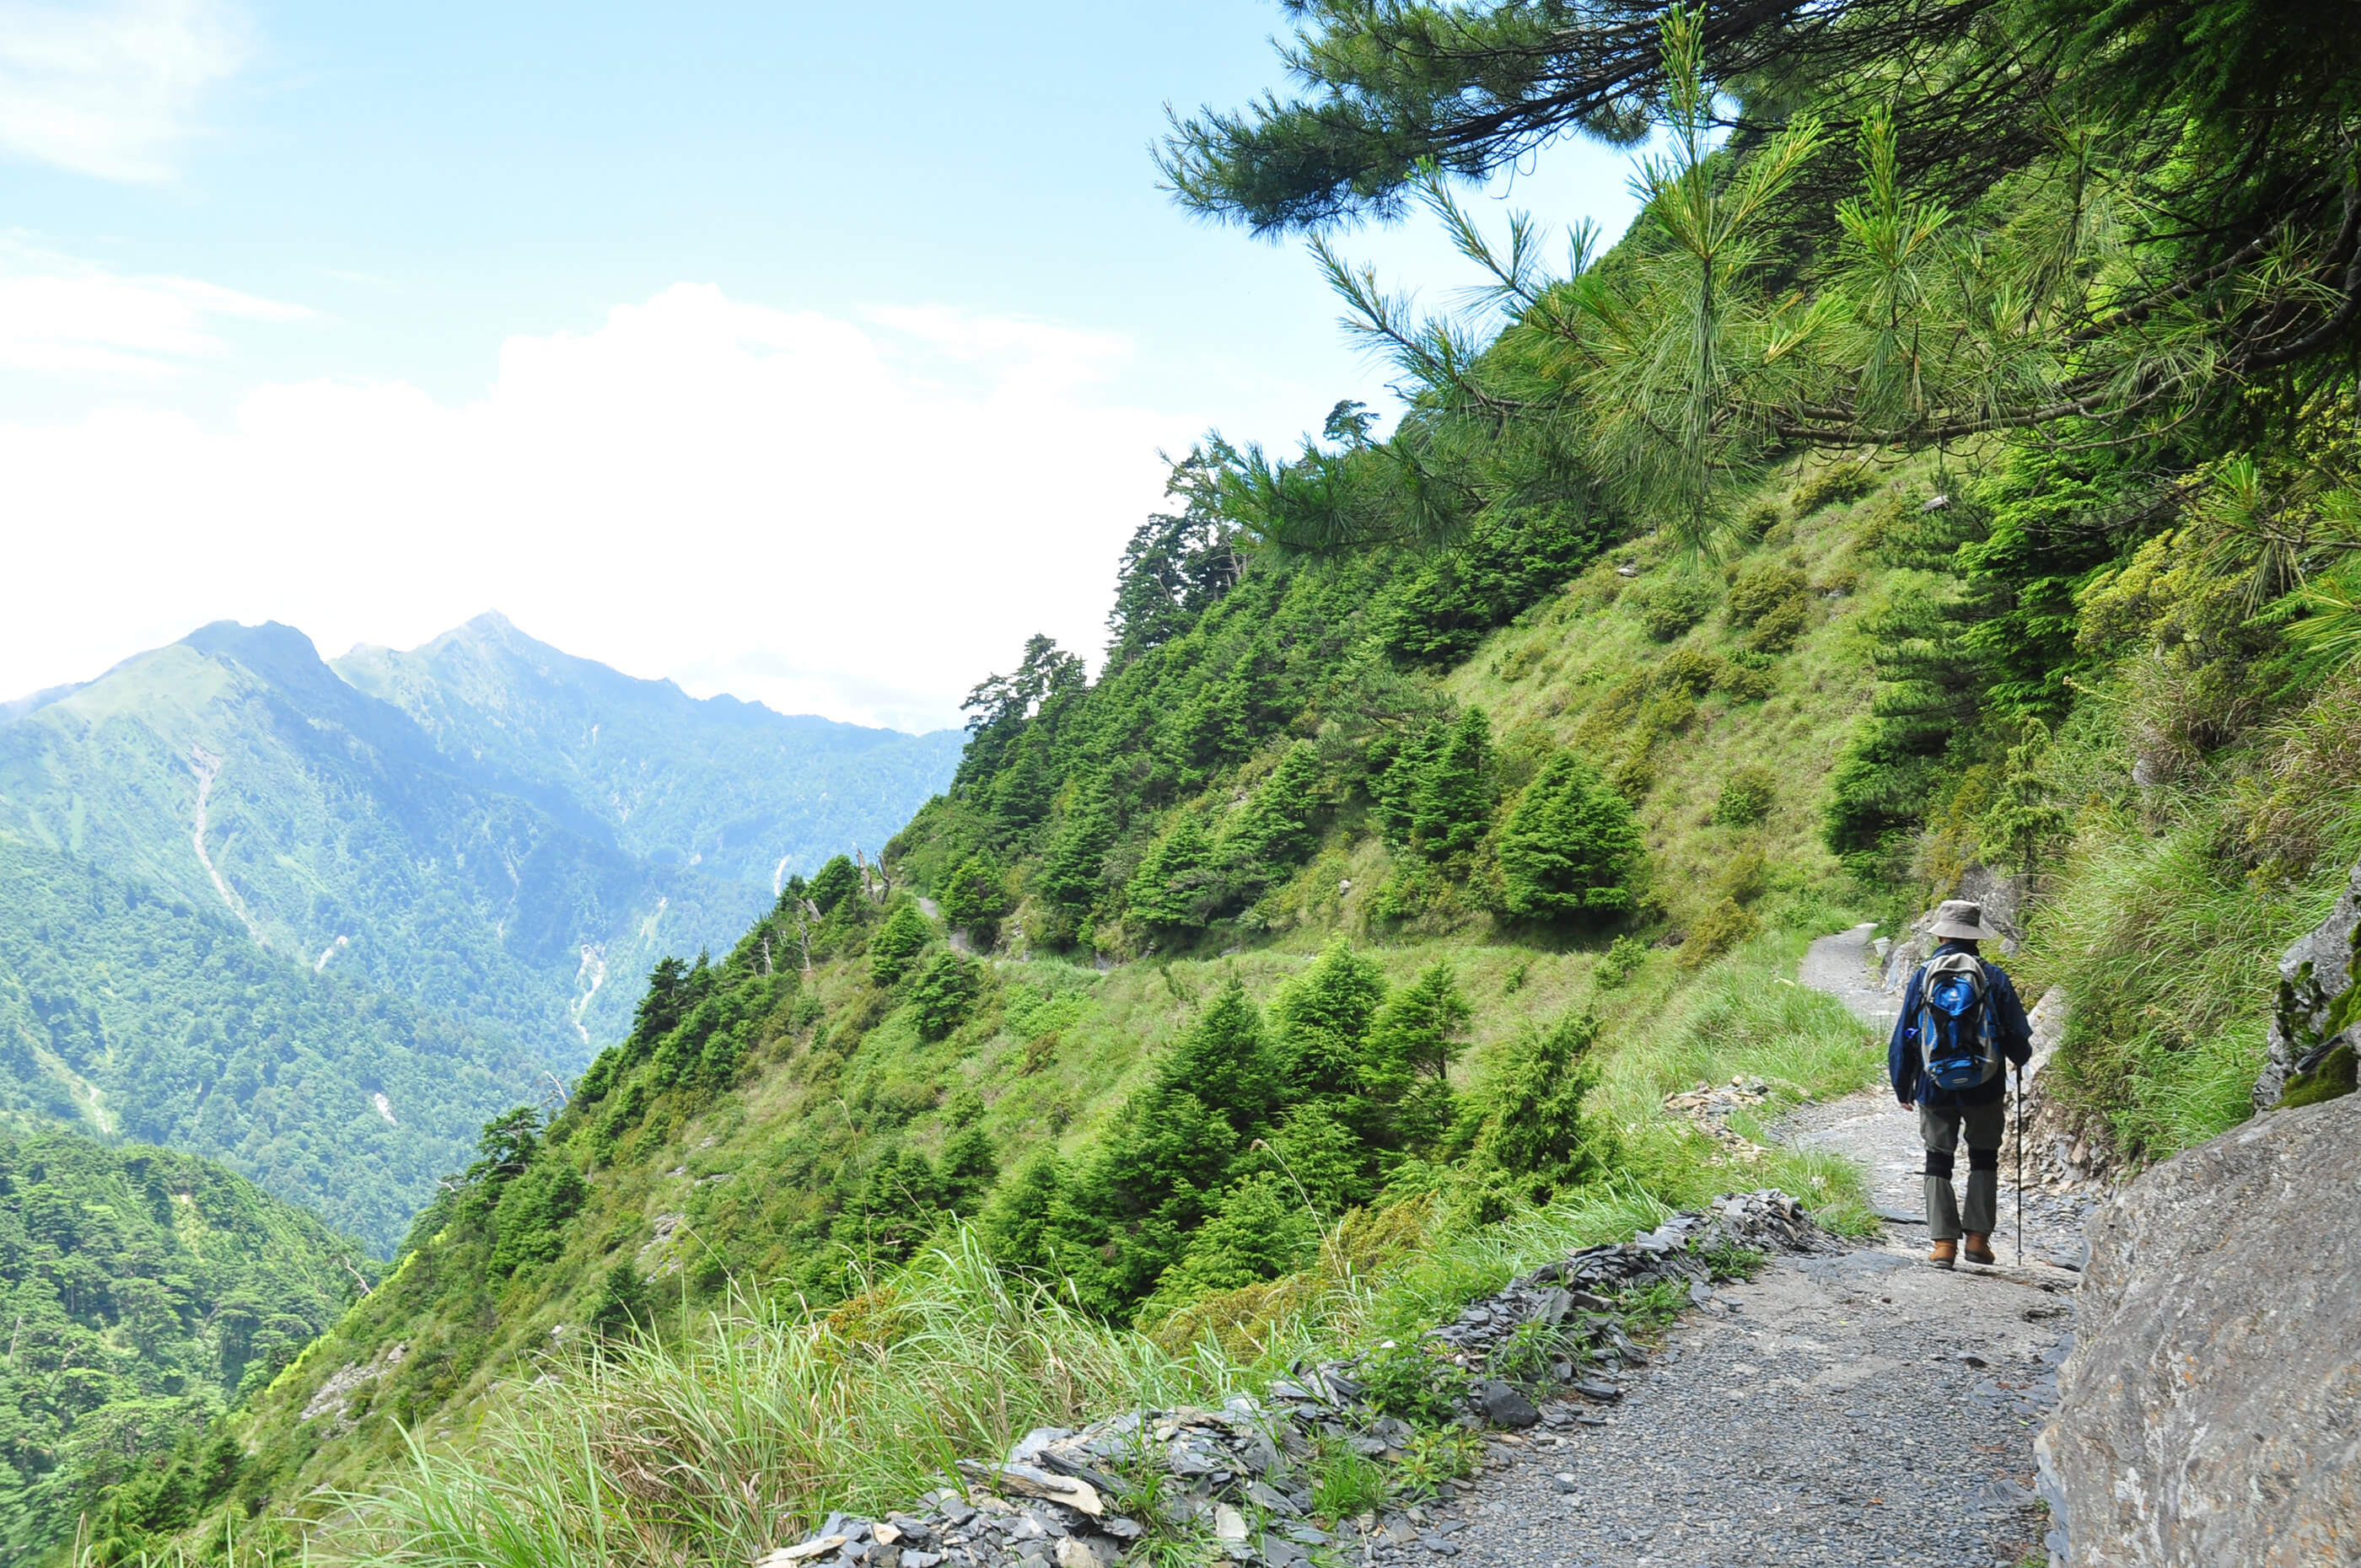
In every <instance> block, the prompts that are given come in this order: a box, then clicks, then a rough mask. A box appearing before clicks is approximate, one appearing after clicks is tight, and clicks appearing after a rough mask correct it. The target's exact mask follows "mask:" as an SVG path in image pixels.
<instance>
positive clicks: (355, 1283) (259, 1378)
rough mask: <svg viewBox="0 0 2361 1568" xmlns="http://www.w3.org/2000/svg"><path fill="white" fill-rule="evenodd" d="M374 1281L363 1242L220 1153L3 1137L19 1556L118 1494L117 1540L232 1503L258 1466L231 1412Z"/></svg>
mask: <svg viewBox="0 0 2361 1568" xmlns="http://www.w3.org/2000/svg"><path fill="white" fill-rule="evenodd" d="M373 1273H374V1266H373V1265H371V1264H370V1263H369V1262H368V1259H367V1257H366V1255H364V1253H363V1252H362V1250H361V1248H360V1246H359V1245H358V1244H357V1243H356V1242H354V1241H352V1240H350V1239H349V1238H347V1237H345V1236H342V1235H339V1234H336V1233H335V1232H334V1231H332V1230H330V1229H328V1227H326V1226H325V1225H323V1224H322V1223H320V1222H319V1221H318V1220H317V1219H315V1218H314V1217H313V1216H312V1215H311V1214H309V1213H306V1212H303V1211H302V1210H300V1209H296V1208H293V1207H291V1206H290V1205H288V1204H285V1203H281V1202H279V1201H275V1200H273V1199H270V1198H269V1197H266V1196H264V1195H263V1194H262V1193H261V1192H260V1191H258V1190H256V1189H255V1188H254V1187H253V1186H252V1185H250V1184H249V1183H247V1182H246V1181H243V1180H241V1179H238V1178H236V1177H235V1176H232V1175H230V1174H229V1173H228V1172H227V1171H225V1170H223V1169H222V1168H220V1167H218V1166H216V1165H214V1164H212V1163H210V1162H208V1161H205V1160H202V1159H197V1158H194V1157H191V1156H188V1155H182V1154H173V1153H170V1152H168V1151H166V1150H163V1149H157V1148H145V1147H140V1146H114V1147H109V1146H100V1145H98V1144H94V1143H92V1142H90V1141H89V1140H87V1139H84V1138H80V1137H77V1136H74V1135H71V1134H65V1133H36V1134H29V1135H23V1136H16V1137H0V1315H5V1317H6V1318H7V1319H8V1321H9V1322H10V1324H11V1328H10V1331H9V1337H8V1349H7V1354H6V1356H5V1359H0V1553H5V1556H6V1557H7V1559H8V1561H10V1562H12V1563H31V1562H35V1561H37V1560H38V1559H39V1558H40V1557H41V1555H42V1554H43V1553H44V1552H45V1551H46V1550H47V1549H48V1548H49V1547H51V1546H53V1545H55V1544H56V1543H58V1542H59V1541H62V1540H65V1539H69V1538H71V1536H72V1534H73V1533H74V1530H75V1528H76V1523H77V1520H78V1519H80V1518H81V1517H82V1515H83V1514H84V1512H85V1511H86V1510H91V1509H93V1508H95V1507H96V1506H97V1504H98V1503H99V1500H100V1498H101V1497H102V1495H104V1494H105V1493H107V1492H109V1491H113V1492H114V1493H115V1499H116V1500H115V1505H114V1507H113V1508H112V1509H111V1510H107V1516H108V1517H107V1518H106V1519H98V1520H97V1521H96V1522H97V1525H98V1529H97V1533H98V1534H99V1535H101V1536H104V1535H105V1534H107V1533H108V1530H109V1526H110V1523H111V1522H112V1521H114V1520H115V1519H120V1517H121V1516H123V1515H125V1514H126V1513H127V1514H128V1515H129V1516H130V1518H131V1519H132V1520H133V1521H134V1523H135V1525H146V1526H149V1527H154V1526H168V1527H169V1526H170V1525H173V1524H177V1523H179V1522H181V1521H182V1520H184V1519H187V1518H189V1517H190V1516H191V1515H192V1513H193V1512H194V1511H195V1510H197V1509H199V1508H204V1507H209V1506H211V1505H212V1504H213V1503H214V1502H215V1501H217V1500H219V1499H220V1498H221V1497H223V1496H224V1495H225V1493H226V1491H227V1489H228V1487H229V1486H231V1484H232V1483H233V1482H234V1481H235V1480H236V1474H237V1469H238V1465H239V1463H240V1461H239V1455H238V1453H237V1449H236V1444H235V1442H227V1441H223V1440H220V1439H219V1438H218V1437H217V1435H216V1434H215V1433H214V1430H213V1426H212V1423H213V1421H214V1418H215V1417H216V1416H217V1415H218V1414H219V1412H220V1411H221V1410H222V1409H224V1407H225V1404H226V1403H228V1402H229V1401H230V1400H231V1399H233V1398H236V1395H237V1394H238V1392H239V1391H240V1390H241V1389H242V1388H253V1387H260V1386H262V1385H263V1384H265V1383H267V1382H269V1379H270V1377H271V1376H272V1375H273V1374H275V1373H276V1372H277V1371H278V1370H279V1369H280V1367H282V1366H284V1365H286V1364H287V1363H288V1362H290V1361H291V1360H292V1359H293V1358H294V1356H295V1354H296V1353H297V1352H298V1351H300V1350H301V1349H302V1346H303V1345H304V1343H307V1342H308V1341H309V1340H310V1339H311V1338H312V1337H313V1335H315V1334H317V1333H318V1332H321V1330H323V1329H324V1328H325V1327H326V1326H327V1325H328V1324H330V1323H332V1322H333V1321H335V1319H336V1317H337V1316H338V1315H339V1314H340V1313H341V1312H342V1311H343V1310H344V1309H345V1307H346V1305H347V1304H348V1303H349V1302H350V1301H352V1300H353V1299H356V1298H357V1297H358V1296H360V1295H361V1294H363V1293H364V1292H365V1291H366V1289H367V1288H368V1281H369V1278H370V1276H371V1275H372V1274H373Z"/></svg>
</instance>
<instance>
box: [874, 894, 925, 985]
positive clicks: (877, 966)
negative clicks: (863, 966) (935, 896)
mask: <svg viewBox="0 0 2361 1568" xmlns="http://www.w3.org/2000/svg"><path fill="white" fill-rule="evenodd" d="M934 939H935V928H934V927H932V926H930V925H928V923H927V917H926V916H923V915H921V914H919V913H918V907H917V905H915V904H905V905H902V906H901V907H899V908H897V909H895V911H894V913H893V914H891V915H889V916H886V917H885V924H884V925H883V926H881V927H878V928H877V934H876V935H875V936H873V937H872V938H869V978H870V979H872V980H873V981H876V982H877V983H878V984H879V985H886V986H891V985H899V984H900V983H901V982H902V977H903V976H904V975H906V974H908V973H909V972H910V967H911V965H912V964H913V963H915V962H916V961H917V957H918V955H919V954H920V953H922V952H925V951H926V950H927V944H928V943H929V942H931V941H933V940H934Z"/></svg>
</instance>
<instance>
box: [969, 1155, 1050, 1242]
mask: <svg viewBox="0 0 2361 1568" xmlns="http://www.w3.org/2000/svg"><path fill="white" fill-rule="evenodd" d="M1065 1189H1066V1171H1065V1167H1064V1166H1063V1165H1062V1164H1060V1161H1059V1159H1058V1153H1057V1151H1056V1150H1055V1149H1043V1150H1042V1151H1040V1152H1039V1153H1038V1154H1036V1155H1035V1156H1034V1157H1032V1158H1031V1159H1028V1160H1027V1161H1026V1162H1025V1163H1024V1164H1023V1165H1021V1166H1019V1167H1017V1168H1016V1172H1015V1173H1014V1174H1013V1175H1011V1176H1010V1177H1009V1179H1007V1180H1005V1181H1004V1182H1001V1183H1000V1184H999V1185H998V1186H996V1187H994V1189H993V1190H992V1199H991V1201H989V1202H987V1203H986V1204H985V1205H984V1206H983V1215H982V1217H981V1218H979V1219H978V1220H977V1222H976V1230H977V1233H978V1234H980V1235H981V1236H982V1237H983V1245H984V1250H985V1251H987V1252H989V1253H990V1254H992V1255H993V1256H994V1258H995V1259H997V1260H998V1261H999V1262H1000V1264H1001V1265H1002V1266H1004V1267H1008V1268H1022V1269H1038V1270H1043V1271H1047V1270H1049V1268H1050V1267H1052V1266H1053V1260H1054V1258H1055V1256H1056V1252H1057V1230H1056V1222H1055V1219H1054V1217H1053V1216H1054V1215H1055V1212H1056V1211H1057V1209H1058V1207H1059V1206H1060V1203H1062V1201H1064V1197H1065Z"/></svg>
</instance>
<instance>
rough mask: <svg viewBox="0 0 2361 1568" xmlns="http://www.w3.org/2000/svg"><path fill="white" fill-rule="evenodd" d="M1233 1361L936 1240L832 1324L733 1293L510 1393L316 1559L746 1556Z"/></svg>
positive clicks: (1173, 1392) (1189, 1388)
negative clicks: (1196, 1351) (1119, 1321)
mask: <svg viewBox="0 0 2361 1568" xmlns="http://www.w3.org/2000/svg"><path fill="white" fill-rule="evenodd" d="M1233 1386H1234V1384H1233V1369H1232V1368H1231V1367H1229V1366H1228V1365H1225V1364H1224V1363H1222V1362H1221V1361H1219V1360H1218V1359H1215V1358H1212V1357H1205V1356H1195V1355H1190V1354H1171V1353H1170V1352H1168V1351H1166V1350H1165V1349H1163V1348H1162V1347H1160V1346H1159V1345H1158V1344H1157V1343H1156V1342H1155V1341H1153V1340H1151V1339H1149V1338H1148V1337H1147V1336H1145V1335H1143V1334H1138V1333H1135V1332H1129V1331H1127V1330H1123V1329H1116V1328H1111V1327H1108V1326H1106V1325H1104V1324H1101V1323H1098V1322H1095V1321H1092V1320H1091V1319H1089V1318H1087V1317H1085V1316H1084V1315H1083V1314H1082V1313H1081V1312H1080V1311H1078V1310H1075V1309H1074V1308H1073V1307H1071V1305H1070V1304H1069V1303H1066V1302H1063V1301H1061V1300H1060V1299H1058V1298H1057V1297H1056V1296H1055V1295H1054V1294H1053V1293H1051V1292H1050V1291H1049V1290H1047V1289H1044V1288H1037V1287H1033V1286H1029V1285H1026V1284H1022V1283H1020V1282H1017V1281H1015V1280H1013V1279H1011V1278H1010V1277H1007V1276H1005V1275H1003V1274H1002V1273H1001V1272H1000V1271H999V1270H998V1269H997V1268H996V1267H994V1265H993V1263H992V1261H991V1259H990V1258H989V1257H987V1256H986V1255H984V1254H983V1251H982V1250H981V1248H980V1247H978V1245H976V1243H975V1241H974V1240H973V1238H972V1236H970V1235H968V1234H965V1233H963V1232H962V1233H959V1234H955V1235H954V1236H952V1237H951V1238H950V1240H949V1241H948V1242H947V1243H946V1244H945V1245H943V1246H942V1247H941V1248H939V1250H936V1251H934V1252H932V1253H930V1254H928V1255H925V1256H923V1257H921V1258H920V1259H918V1260H917V1262H916V1263H914V1264H913V1265H912V1266H910V1267H908V1268H906V1269H905V1270H903V1271H902V1272H901V1273H899V1274H897V1275H895V1277H892V1278H891V1279H890V1280H888V1281H885V1282H884V1283H881V1284H878V1285H877V1286H875V1287H874V1288H872V1289H870V1290H868V1291H866V1292H864V1293H862V1295H860V1296H857V1297H855V1298H853V1299H851V1300H849V1301H847V1302H846V1303H844V1304H843V1305H842V1306H840V1307H839V1308H837V1309H836V1310H833V1311H830V1312H827V1313H825V1314H816V1313H808V1312H805V1311H803V1310H799V1309H798V1308H796V1307H793V1306H781V1305H778V1304H775V1303H773V1302H769V1301H766V1300H763V1299H760V1298H759V1297H755V1296H752V1295H749V1294H747V1293H744V1292H738V1293H735V1294H734V1295H733V1298H732V1300H731V1302H730V1306H729V1307H728V1308H727V1309H725V1310H719V1311H716V1312H714V1313H711V1314H709V1315H708V1317H707V1318H706V1319H705V1320H704V1321H702V1322H700V1323H697V1324H696V1325H693V1326H692V1327H691V1328H690V1330H689V1331H688V1332H684V1333H682V1334H680V1335H678V1336H677V1337H676V1338H672V1339H666V1340H647V1341H641V1342H638V1343H628V1344H623V1345H619V1346H615V1347H612V1348H611V1349H609V1351H608V1352H606V1353H605V1354H598V1355H588V1356H585V1357H583V1358H581V1359H580V1360H579V1361H578V1362H575V1363H573V1364H570V1365H557V1366H553V1367H552V1368H551V1375H550V1376H546V1377H544V1378H542V1379H537V1380H536V1381H535V1382H533V1384H531V1385H528V1386H525V1387H520V1388H515V1389H513V1390H511V1392H509V1393H508V1394H507V1395H506V1396H505V1397H504V1398H502V1399H501V1401H500V1403H499V1404H497V1405H496V1406H494V1407H493V1408H492V1409H490V1410H489V1411H488V1412H487V1413H486V1415H485V1416H484V1418H483V1420H482V1421H481V1424H480V1426H479V1427H478V1430H477V1431H474V1432H472V1433H470V1434H469V1436H468V1438H467V1442H465V1444H464V1445H461V1446H458V1447H452V1448H442V1447H433V1446H429V1445H427V1444H424V1443H423V1442H413V1443H412V1450H411V1456H410V1464H409V1466H408V1471H407V1474H406V1475H405V1476H404V1477H403V1478H402V1479H401V1481H400V1482H399V1483H398V1484H396V1485H393V1486H388V1487H386V1488H384V1489H383V1490H381V1491H379V1492H378V1493H377V1494H375V1495H373V1496H368V1497H350V1498H346V1499H344V1501H345V1503H346V1507H347V1508H349V1510H350V1517H349V1519H346V1520H345V1521H342V1522H340V1523H339V1525H338V1527H337V1528H336V1529H335V1530H332V1531H325V1532H324V1533H323V1534H322V1535H320V1536H319V1537H317V1538H315V1542H314V1546H315V1552H317V1553H318V1557H319V1560H320V1561H322V1562H324V1563H352V1564H370V1565H373V1568H374V1565H379V1564H382V1565H386V1568H392V1565H394V1564H400V1565H402V1568H527V1565H528V1564H531V1565H533V1568H575V1565H577V1564H580V1565H582V1568H589V1565H591V1564H594V1563H595V1564H598V1565H600V1568H613V1565H622V1564H634V1565H635V1564H648V1565H651V1568H653V1565H656V1564H666V1565H669V1564H675V1563H708V1562H713V1563H722V1562H730V1561H733V1560H734V1561H737V1562H741V1563H744V1562H752V1560H753V1559H755V1558H757V1557H759V1556H761V1555H762V1554H763V1552H766V1551H768V1550H769V1549H771V1548H772V1547H774V1546H778V1545H781V1544H784V1543H785V1542H788V1541H794V1540H796V1539H797V1537H798V1536H799V1535H800V1534H802V1533H803V1532H804V1531H806V1530H808V1529H809V1528H810V1527H811V1526H812V1525H813V1524H815V1523H816V1522H818V1520H819V1519H820V1518H821V1517H822V1516H823V1515H825V1514H826V1512H827V1511H828V1510H829V1509H831V1508H845V1509H848V1510H879V1509H884V1508H891V1507H895V1506H901V1505H906V1504H907V1503H908V1502H909V1501H910V1500H911V1499H912V1498H914V1497H916V1496H917V1494H918V1493H919V1492H921V1491H923V1490H925V1489H926V1488H928V1486H934V1485H937V1484H939V1481H940V1479H941V1477H942V1476H943V1475H944V1474H945V1473H946V1472H948V1471H949V1470H950V1466H951V1464H952V1462H953V1461H954V1460H955V1459H957V1458H960V1457H962V1456H974V1455H979V1454H991V1453H1002V1452H1005V1449H1006V1447H1007V1445H1008V1443H1009V1442H1010V1441H1011V1439H1012V1438H1014V1437H1015V1436H1016V1435H1019V1434H1021V1433H1022V1432H1024V1431H1026V1430H1027V1429H1028V1428H1030V1427H1034V1426H1040V1425H1053V1424H1054V1425H1064V1424H1071V1423H1072V1422H1075V1421H1078V1420H1082V1419H1085V1418H1086V1417H1087V1416H1090V1415H1093V1414H1097V1413H1100V1412H1102V1411H1105V1410H1109V1409H1116V1408H1119V1407H1123V1406H1126V1405H1133V1404H1146V1405H1170V1404H1176V1403H1183V1402H1199V1403H1202V1402H1207V1401H1210V1400H1216V1399H1218V1398H1220V1397H1222V1396H1223V1395H1224V1394H1225V1393H1227V1392H1228V1391H1230V1389H1231V1387H1233Z"/></svg>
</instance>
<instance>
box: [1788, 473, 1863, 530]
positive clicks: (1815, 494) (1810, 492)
mask: <svg viewBox="0 0 2361 1568" xmlns="http://www.w3.org/2000/svg"><path fill="white" fill-rule="evenodd" d="M1875 488H1877V475H1876V473H1875V472H1874V471H1873V470H1872V469H1871V468H1870V467H1869V466H1868V465H1866V464H1861V463H1850V464H1839V466H1836V467H1833V468H1830V469H1828V471H1827V472H1825V473H1822V474H1817V475H1815V476H1814V477H1811V478H1809V479H1806V480H1805V481H1804V483H1802V484H1801V485H1798V486H1797V487H1795V495H1794V496H1793V497H1792V498H1790V507H1791V510H1793V511H1794V512H1795V515H1796V516H1797V517H1798V518H1805V517H1809V516H1811V515H1812V514H1813V513H1814V512H1816V511H1817V510H1820V509H1821V508H1822V507H1825V506H1834V505H1836V504H1838V503H1839V502H1840V501H1855V500H1859V499H1861V497H1863V496H1865V495H1867V494H1869V492H1870V491H1872V490H1873V489H1875Z"/></svg>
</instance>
